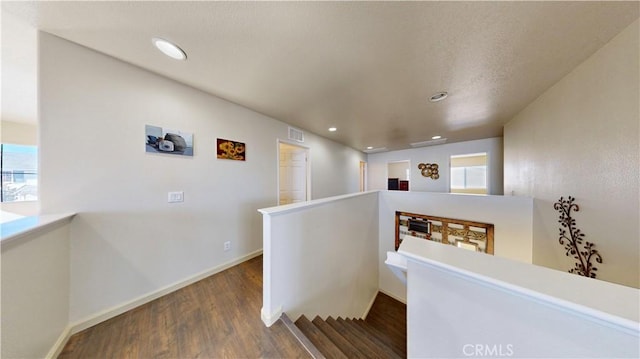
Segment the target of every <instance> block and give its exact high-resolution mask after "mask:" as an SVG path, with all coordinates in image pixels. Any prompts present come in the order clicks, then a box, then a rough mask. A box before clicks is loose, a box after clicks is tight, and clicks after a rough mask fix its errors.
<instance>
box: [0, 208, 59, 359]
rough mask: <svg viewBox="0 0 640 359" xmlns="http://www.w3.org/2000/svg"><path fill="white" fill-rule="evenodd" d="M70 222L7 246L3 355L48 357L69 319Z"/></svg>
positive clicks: (3, 296) (3, 285) (8, 356)
mask: <svg viewBox="0 0 640 359" xmlns="http://www.w3.org/2000/svg"><path fill="white" fill-rule="evenodd" d="M69 232H70V225H69V222H68V220H67V221H63V222H60V223H58V224H55V225H51V226H50V227H48V228H46V229H41V230H38V232H37V233H34V234H29V235H28V236H21V237H20V238H16V239H13V240H11V242H6V241H3V243H2V272H1V273H2V357H3V358H44V357H45V356H46V355H47V353H49V351H50V350H51V349H52V348H53V347H54V344H56V342H58V341H59V338H61V337H64V332H65V330H66V328H67V324H68V321H69V289H70V282H69V280H70V277H69V271H70V261H69V260H70V258H69Z"/></svg>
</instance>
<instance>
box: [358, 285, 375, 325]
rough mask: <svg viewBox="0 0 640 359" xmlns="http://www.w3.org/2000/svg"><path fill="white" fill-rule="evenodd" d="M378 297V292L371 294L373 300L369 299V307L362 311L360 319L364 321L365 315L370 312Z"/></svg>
mask: <svg viewBox="0 0 640 359" xmlns="http://www.w3.org/2000/svg"><path fill="white" fill-rule="evenodd" d="M378 290H380V289H378ZM377 296H378V292H377V291H376V292H375V293H374V294H373V298H371V300H370V301H369V305H367V309H366V310H365V311H364V313H362V316H361V317H360V319H366V318H367V315H369V311H370V310H371V307H373V303H374V302H375V301H376V297H377Z"/></svg>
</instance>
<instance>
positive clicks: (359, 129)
mask: <svg viewBox="0 0 640 359" xmlns="http://www.w3.org/2000/svg"><path fill="white" fill-rule="evenodd" d="M2 6H3V9H5V10H7V11H9V12H11V13H13V14H16V15H17V16H19V17H21V18H22V19H25V20H26V21H28V22H30V23H31V24H32V25H33V26H35V27H37V28H39V29H41V30H43V31H46V32H49V33H52V34H55V35H57V36H60V37H62V38H65V39H69V40H71V41H74V42H77V43H79V44H82V45H84V46H87V47H89V48H92V49H95V50H97V51H101V52H104V53H106V54H109V55H111V56H114V57H116V58H119V59H122V60H124V61H127V62H130V63H132V64H135V65H138V66H140V67H143V68H146V69H148V70H150V71H153V72H156V73H159V74H162V75H164V76H167V77H169V78H172V79H175V80H177V81H180V82H183V83H186V84H188V85H191V86H193V87H196V88H199V89H201V90H203V91H206V92H209V93H211V94H213V95H216V96H219V97H222V98H224V99H227V100H229V101H232V102H235V103H238V104H241V105H243V106H245V107H248V108H251V109H253V110H255V111H258V112H261V113H263V114H266V115H268V116H271V117H274V118H276V119H279V120H282V121H285V122H288V123H290V124H292V125H295V126H297V127H300V128H302V129H305V130H309V131H312V132H315V133H317V134H320V135H323V136H325V137H328V138H331V139H334V140H336V141H338V142H341V143H344V144H347V145H349V146H351V147H353V148H356V149H364V148H366V147H367V146H374V147H383V146H384V147H387V148H388V149H400V148H407V147H409V143H411V142H419V141H424V140H429V139H430V138H431V136H433V135H442V136H443V137H446V138H448V142H457V141H464V140H472V139H479V138H486V137H491V136H500V135H501V134H502V126H503V124H504V123H505V122H507V121H508V120H509V119H511V118H512V117H513V116H514V115H515V114H517V113H518V112H519V111H520V110H522V109H523V108H524V107H525V106H526V105H527V104H529V103H530V102H531V101H533V100H534V99H535V98H536V97H538V96H539V95H540V94H541V93H542V92H544V91H545V90H546V89H548V88H549V87H550V86H552V85H553V84H554V83H555V82H557V81H558V80H560V79H561V78H562V77H563V76H564V75H566V74H567V73H569V72H570V71H571V70H572V69H574V68H575V67H576V66H577V65H578V64H580V63H581V62H582V61H584V60H585V59H586V58H587V57H589V56H590V55H591V54H593V53H594V52H595V51H596V50H597V49H599V48H600V47H602V46H603V45H604V44H605V43H606V42H608V41H609V40H610V39H611V38H612V37H614V36H615V35H616V34H618V33H619V32H620V31H621V30H623V29H624V28H625V27H626V26H628V25H629V24H630V23H632V22H633V21H634V20H635V19H637V18H638V16H639V7H640V5H639V3H638V2H183V1H172V2H16V3H13V2H6V1H3V4H2ZM151 37H164V38H167V39H170V40H172V41H174V42H175V43H177V44H179V45H180V46H181V47H182V48H183V49H184V50H185V51H186V52H187V54H188V57H189V58H188V60H187V61H185V62H178V61H175V60H172V59H169V58H166V57H164V56H163V55H161V54H160V53H159V52H158V51H157V50H156V49H155V48H153V46H152V44H151ZM438 91H448V92H449V98H447V99H446V100H445V101H442V102H439V103H430V102H429V101H428V98H429V97H430V96H431V95H432V94H434V93H435V92H438ZM230 121H232V119H230ZM331 126H336V127H338V131H336V132H334V133H329V132H328V131H327V128H329V127H331Z"/></svg>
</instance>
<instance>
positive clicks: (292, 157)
mask: <svg viewBox="0 0 640 359" xmlns="http://www.w3.org/2000/svg"><path fill="white" fill-rule="evenodd" d="M307 173H308V149H306V148H304V147H298V146H294V145H289V144H286V143H280V172H279V179H280V183H279V202H278V204H280V205H283V204H289V203H297V202H304V201H306V200H307V198H308V186H307V182H308V181H307Z"/></svg>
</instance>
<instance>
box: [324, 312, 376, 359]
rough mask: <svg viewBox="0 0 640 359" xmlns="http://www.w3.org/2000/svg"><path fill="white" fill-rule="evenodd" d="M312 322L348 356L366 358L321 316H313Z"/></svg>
mask: <svg viewBox="0 0 640 359" xmlns="http://www.w3.org/2000/svg"><path fill="white" fill-rule="evenodd" d="M312 323H313V324H314V325H315V326H316V327H318V329H320V330H321V331H322V332H323V333H324V334H325V335H326V336H327V337H329V339H331V341H332V342H333V343H334V344H335V345H336V346H337V347H338V348H339V349H340V350H341V351H342V352H343V353H344V354H345V355H346V356H347V357H349V358H365V359H366V358H368V357H367V356H366V355H365V354H363V353H362V352H361V351H359V350H358V349H357V348H356V347H355V346H354V345H353V344H351V342H349V341H348V340H347V338H345V337H344V336H343V335H342V334H340V332H338V331H337V330H335V329H334V328H333V327H332V326H331V325H329V324H327V322H325V321H324V320H322V318H320V317H315V318H314V319H313V321H312Z"/></svg>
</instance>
